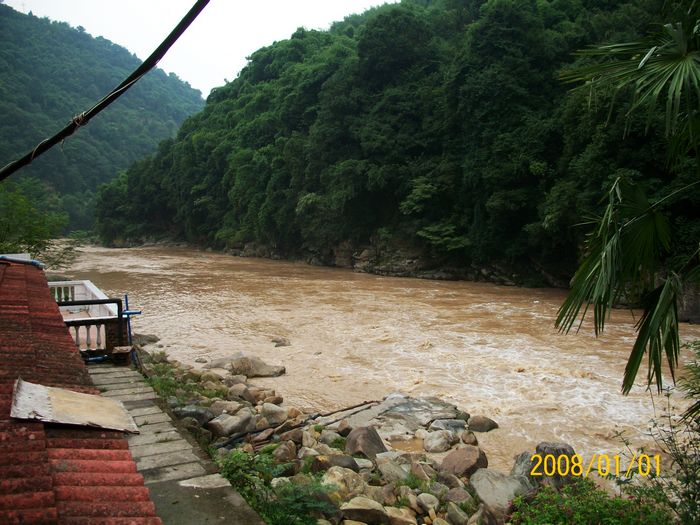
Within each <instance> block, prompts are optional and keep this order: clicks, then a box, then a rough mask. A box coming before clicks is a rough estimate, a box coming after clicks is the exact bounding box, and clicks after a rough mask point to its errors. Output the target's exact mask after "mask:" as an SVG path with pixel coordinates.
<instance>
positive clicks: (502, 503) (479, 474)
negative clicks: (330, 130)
mask: <svg viewBox="0 0 700 525" xmlns="http://www.w3.org/2000/svg"><path fill="white" fill-rule="evenodd" d="M469 484H470V485H471V486H472V488H473V489H474V491H475V492H476V495H477V496H479V499H480V500H481V501H483V502H484V503H486V505H488V506H489V507H490V508H491V509H493V510H494V511H495V512H497V513H498V514H500V515H501V516H504V515H505V514H506V513H507V512H508V509H509V508H510V505H511V503H512V502H513V499H514V498H515V497H516V496H519V495H520V494H525V493H526V492H528V490H529V486H528V484H527V481H526V480H524V479H523V478H522V477H521V476H518V477H515V476H507V475H506V474H502V473H501V472H498V471H495V470H493V469H486V468H481V469H479V470H477V471H476V472H474V474H472V475H471V477H470V478H469Z"/></svg>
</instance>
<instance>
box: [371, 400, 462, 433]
mask: <svg viewBox="0 0 700 525" xmlns="http://www.w3.org/2000/svg"><path fill="white" fill-rule="evenodd" d="M384 403H385V404H386V405H387V406H388V409H387V410H386V411H385V412H384V414H385V415H388V414H391V415H399V416H401V415H404V416H410V418H411V419H413V420H415V421H417V422H418V424H419V425H420V426H423V427H425V426H427V425H428V424H429V423H430V422H431V421H434V420H436V419H457V418H456V416H457V414H458V413H459V410H458V409H457V407H456V406H454V405H451V404H450V403H446V402H445V401H443V400H441V399H438V398H436V397H425V398H420V399H417V398H411V397H407V396H404V395H401V394H392V395H390V396H387V398H386V399H385V400H384Z"/></svg>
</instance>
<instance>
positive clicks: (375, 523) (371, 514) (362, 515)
mask: <svg viewBox="0 0 700 525" xmlns="http://www.w3.org/2000/svg"><path fill="white" fill-rule="evenodd" d="M340 511H341V512H342V513H343V517H344V518H345V519H346V520H354V521H359V522H361V523H366V524H367V525H383V524H385V523H386V522H387V521H388V517H387V514H386V510H385V509H384V505H382V504H381V503H377V502H376V501H374V500H371V499H369V498H365V497H363V496H357V497H355V498H352V499H351V500H350V501H348V502H347V503H344V504H343V505H341V507H340Z"/></svg>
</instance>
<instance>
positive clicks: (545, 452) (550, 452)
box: [514, 441, 576, 490]
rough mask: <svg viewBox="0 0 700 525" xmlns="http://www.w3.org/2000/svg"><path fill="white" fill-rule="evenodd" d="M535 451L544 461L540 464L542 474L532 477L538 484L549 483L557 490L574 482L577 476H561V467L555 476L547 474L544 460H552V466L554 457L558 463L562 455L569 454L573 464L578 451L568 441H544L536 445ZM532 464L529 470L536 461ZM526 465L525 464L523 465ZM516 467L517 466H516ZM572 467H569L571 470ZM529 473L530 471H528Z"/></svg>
mask: <svg viewBox="0 0 700 525" xmlns="http://www.w3.org/2000/svg"><path fill="white" fill-rule="evenodd" d="M535 453H536V454H539V455H540V457H541V458H542V463H541V464H540V465H539V472H540V473H541V474H542V475H541V476H534V477H531V479H534V480H535V481H536V482H537V484H538V485H547V486H550V487H552V488H553V489H555V490H560V489H561V488H562V487H564V486H565V485H569V484H570V483H573V482H574V481H575V480H576V478H574V477H573V476H572V475H571V474H569V475H567V476H560V475H559V474H558V470H559V469H554V470H555V472H554V475H553V476H546V475H544V462H545V461H547V462H550V466H551V461H552V459H550V458H553V460H554V461H556V462H557V463H558V462H559V461H560V460H559V457H560V456H567V457H568V458H569V465H571V460H572V458H573V457H574V456H575V455H576V452H575V451H574V448H573V447H572V446H571V445H569V444H568V443H553V442H548V441H543V442H541V443H539V444H538V445H537V447H535ZM530 460H532V455H531V457H530ZM531 464H532V466H531V467H530V469H529V470H531V469H532V467H534V466H535V464H534V462H532V463H531ZM523 466H524V465H523ZM514 468H515V466H514ZM570 470H571V469H569V471H570ZM528 474H529V471H528Z"/></svg>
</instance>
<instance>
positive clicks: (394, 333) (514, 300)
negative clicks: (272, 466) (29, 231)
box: [63, 246, 700, 471]
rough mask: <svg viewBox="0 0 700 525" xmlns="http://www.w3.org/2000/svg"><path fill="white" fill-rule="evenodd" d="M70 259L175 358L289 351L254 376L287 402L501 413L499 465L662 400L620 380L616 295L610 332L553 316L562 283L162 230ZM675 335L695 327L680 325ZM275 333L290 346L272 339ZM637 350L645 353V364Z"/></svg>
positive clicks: (493, 440)
mask: <svg viewBox="0 0 700 525" xmlns="http://www.w3.org/2000/svg"><path fill="white" fill-rule="evenodd" d="M63 273H64V274H66V275H68V276H70V277H71V278H76V279H90V280H92V281H93V282H94V283H95V284H96V285H97V286H98V287H100V288H102V289H103V290H104V291H105V292H106V293H107V294H108V295H116V296H122V295H123V294H124V293H128V294H129V299H130V306H131V307H132V308H138V309H141V310H143V314H142V315H141V316H139V317H137V318H136V319H135V320H134V322H133V324H134V330H135V331H136V332H140V333H152V334H156V335H158V336H159V337H160V338H161V341H160V344H162V345H163V348H164V350H165V351H166V352H167V353H168V354H169V355H170V356H171V357H173V358H176V359H179V360H180V361H182V362H184V363H188V364H193V365H195V366H201V365H199V364H196V363H195V359H196V358H198V357H205V358H207V359H213V358H219V357H225V356H227V355H230V354H233V353H235V352H238V351H242V352H245V353H250V354H255V355H258V356H260V357H261V358H262V359H264V360H265V361H267V362H269V363H272V364H283V365H285V366H286V367H287V374H286V375H284V376H282V377H279V378H270V379H264V380H257V379H256V380H253V381H252V382H253V383H254V384H260V385H265V386H269V387H272V388H274V389H276V390H277V392H278V393H279V394H281V395H283V396H284V398H285V404H286V405H288V406H297V407H299V408H302V409H308V410H309V411H318V410H330V409H335V408H341V407H344V406H349V405H353V404H356V403H359V402H361V401H365V400H374V399H381V398H383V397H384V396H386V395H387V394H389V393H391V392H401V393H405V394H410V395H413V396H431V395H434V396H438V397H441V398H443V399H445V400H447V401H450V402H452V403H454V404H456V405H457V406H459V407H460V408H461V409H463V410H465V411H467V412H469V413H471V414H484V415H487V416H490V417H491V418H493V419H495V420H496V421H497V422H498V423H499V425H500V428H499V429H497V430H494V431H492V432H490V433H488V434H480V435H479V441H480V443H481V445H482V448H483V449H484V450H485V452H486V454H487V456H488V458H489V462H490V464H491V465H492V466H495V467H496V468H499V469H501V470H503V471H507V470H509V469H510V466H511V465H512V458H513V456H514V455H515V454H517V453H519V452H521V451H524V450H534V446H535V445H536V444H537V443H538V442H540V441H565V442H568V443H570V444H571V445H573V447H574V449H575V450H576V451H577V452H578V453H580V454H582V455H583V457H584V461H585V460H586V459H587V458H589V457H590V456H591V454H594V453H607V454H610V455H612V454H615V453H618V452H619V451H620V449H621V448H622V445H621V442H620V440H619V439H618V438H616V437H615V433H616V432H617V431H622V430H624V431H625V432H626V435H627V436H628V437H630V438H632V440H633V442H635V443H644V442H645V437H644V436H645V431H646V429H647V427H648V422H649V420H650V418H652V417H653V416H654V411H655V408H654V403H655V404H656V411H657V412H659V410H660V404H663V403H662V401H663V400H661V399H655V401H654V403H652V400H651V398H650V395H649V393H648V392H646V390H645V388H644V386H643V384H642V383H641V382H640V383H639V385H638V386H637V387H635V388H634V389H633V391H632V393H631V394H630V395H629V396H622V395H621V394H620V384H621V378H622V373H623V370H624V365H625V362H626V360H627V356H628V354H629V350H630V348H631V346H632V342H633V340H634V330H633V323H634V318H633V315H632V314H631V313H630V312H628V311H623V310H620V311H616V312H615V313H614V315H613V317H612V320H611V322H610V323H609V324H608V325H607V328H606V332H605V334H604V336H603V337H600V338H598V339H596V338H595V337H594V335H593V333H592V328H591V327H590V326H584V328H583V329H582V330H581V331H580V332H579V333H578V334H570V335H562V334H559V333H558V332H557V330H556V329H555V328H554V318H555V316H556V312H557V308H558V307H559V305H560V304H561V302H562V300H563V298H564V292H563V291H561V290H552V289H526V288H514V287H505V286H496V285H492V284H486V283H471V282H446V281H428V280H419V279H404V278H393V277H379V276H374V275H367V274H362V273H354V272H352V271H350V270H344V269H334V268H320V267H314V266H307V265H305V264H301V263H292V262H284V261H271V260H264V259H250V258H239V257H232V256H229V255H224V254H217V253H210V252H204V251H198V250H195V249H191V248H174V247H163V246H152V247H141V248H129V249H106V248H98V247H83V248H81V254H80V257H79V258H78V259H77V261H76V262H75V263H74V264H73V265H72V266H71V267H70V268H69V269H67V270H65V271H64V272H63ZM681 334H682V337H683V338H684V339H691V338H700V327H698V326H688V325H683V326H682V328H681ZM273 337H286V338H287V339H289V341H290V342H291V346H286V347H275V345H274V343H272V342H271V339H272V338H273ZM645 366H646V361H645V363H644V364H643V365H642V368H643V372H644V371H645Z"/></svg>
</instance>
